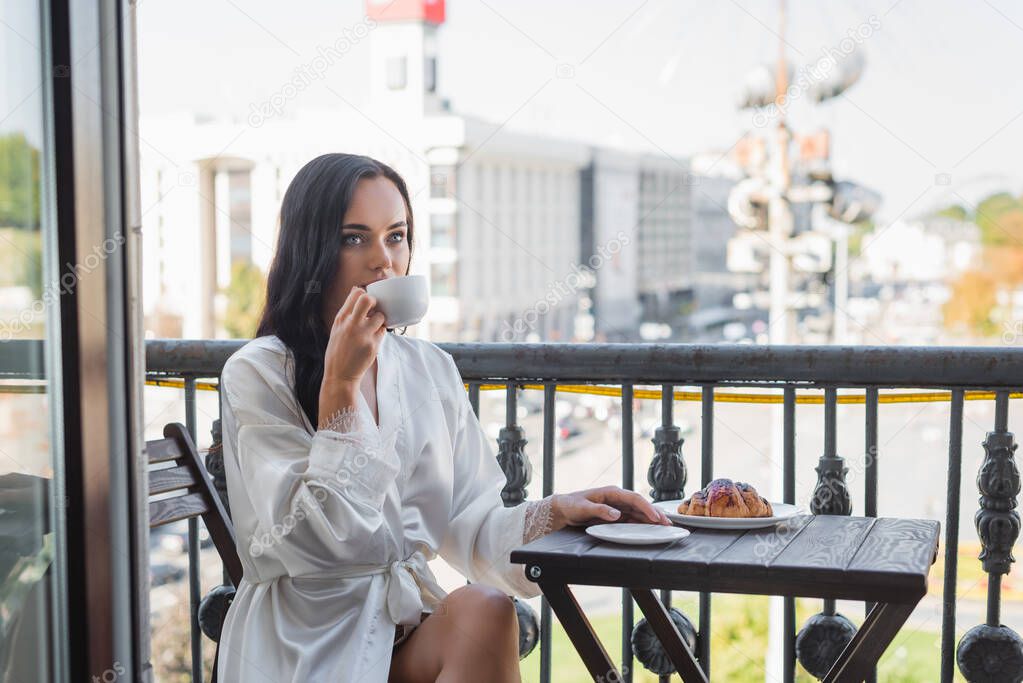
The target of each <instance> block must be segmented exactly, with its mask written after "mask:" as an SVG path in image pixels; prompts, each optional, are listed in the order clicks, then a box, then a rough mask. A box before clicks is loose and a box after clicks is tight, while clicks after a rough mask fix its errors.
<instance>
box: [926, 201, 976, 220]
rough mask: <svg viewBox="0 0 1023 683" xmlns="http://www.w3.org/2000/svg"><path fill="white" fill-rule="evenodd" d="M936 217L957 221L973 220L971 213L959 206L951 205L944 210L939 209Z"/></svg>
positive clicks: (935, 213)
mask: <svg viewBox="0 0 1023 683" xmlns="http://www.w3.org/2000/svg"><path fill="white" fill-rule="evenodd" d="M934 215H935V216H941V217H942V218H951V219H952V220H956V221H969V220H972V217H971V216H970V212H969V211H967V210H966V209H965V208H964V207H962V206H961V205H959V204H949V205H948V206H946V207H945V208H944V209H938V210H937V211H935V212H934Z"/></svg>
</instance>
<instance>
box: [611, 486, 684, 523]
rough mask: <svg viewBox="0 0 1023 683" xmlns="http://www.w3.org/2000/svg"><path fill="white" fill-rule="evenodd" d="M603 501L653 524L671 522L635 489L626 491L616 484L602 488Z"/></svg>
mask: <svg viewBox="0 0 1023 683" xmlns="http://www.w3.org/2000/svg"><path fill="white" fill-rule="evenodd" d="M603 502H604V503H607V504H608V505H613V506H614V507H617V508H620V509H623V510H627V511H628V512H629V513H631V514H633V515H635V516H636V517H639V518H640V519H643V518H645V520H644V521H647V522H652V523H654V524H671V520H669V519H668V516H667V515H666V514H664V512H662V511H661V510H658V509H657V508H655V507H654V506H653V505H651V504H650V501H648V500H647V499H646V498H644V497H643V496H641V495H640V494H638V493H636V492H635V491H626V490H624V489H620V488H618V487H617V486H614V487H608V488H607V489H604V490H603Z"/></svg>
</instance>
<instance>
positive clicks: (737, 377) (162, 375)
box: [146, 340, 1023, 682]
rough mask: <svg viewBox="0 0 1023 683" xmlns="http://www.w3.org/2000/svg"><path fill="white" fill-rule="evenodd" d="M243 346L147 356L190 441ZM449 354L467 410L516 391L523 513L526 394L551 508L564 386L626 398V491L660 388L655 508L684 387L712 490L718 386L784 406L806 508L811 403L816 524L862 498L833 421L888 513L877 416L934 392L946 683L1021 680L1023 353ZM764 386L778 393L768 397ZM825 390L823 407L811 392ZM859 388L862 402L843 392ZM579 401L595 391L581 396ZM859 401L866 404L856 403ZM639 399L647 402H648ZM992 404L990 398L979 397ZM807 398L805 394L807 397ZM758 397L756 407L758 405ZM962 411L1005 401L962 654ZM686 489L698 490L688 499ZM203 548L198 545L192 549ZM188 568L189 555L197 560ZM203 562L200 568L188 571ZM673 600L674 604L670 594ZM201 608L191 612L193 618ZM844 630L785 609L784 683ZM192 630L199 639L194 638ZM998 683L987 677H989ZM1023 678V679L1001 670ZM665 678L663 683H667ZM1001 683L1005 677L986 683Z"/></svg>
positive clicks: (676, 491) (670, 474) (803, 349)
mask: <svg viewBox="0 0 1023 683" xmlns="http://www.w3.org/2000/svg"><path fill="white" fill-rule="evenodd" d="M242 344H244V342H241V341H189V340H182V341H176V340H174V341H172V340H157V341H149V342H147V344H146V356H147V368H148V372H149V373H150V375H149V378H150V379H151V380H160V381H167V380H168V379H172V378H177V379H180V380H183V388H184V392H185V401H186V406H187V411H188V418H187V420H188V426H189V429H192V430H193V435H194V427H195V422H196V419H195V395H196V387H197V382H198V381H199V380H202V379H206V378H215V377H217V376H218V374H219V372H220V369H221V368H222V367H223V364H224V362H225V361H226V360H227V358H228V357H229V356H230V355H231V354H232V353H234V351H235V350H237V349H238V348H240V347H241V346H242ZM441 347H442V348H443V349H444V350H446V351H448V352H449V353H451V354H452V356H453V357H454V358H455V361H456V363H457V365H458V368H459V370H460V371H461V374H462V377H463V379H464V381H465V382H466V383H467V385H468V391H469V397H470V401H471V403H472V405H473V408H474V409H475V410H476V411H477V414H478V412H479V397H480V391H481V388H489V387H490V386H491V385H495V384H496V385H501V386H504V387H505V388H507V389H509V391H507V392H506V411H505V413H506V414H505V425H504V428H503V429H502V430H501V433H500V436H499V438H498V455H497V457H498V460H499V461H500V464H501V467H502V468H503V470H504V472H505V474H506V475H507V477H508V484H507V486H506V487H505V490H504V500H505V504H507V505H514V504H518V503H520V502H521V501H522V500H524V499H525V497H526V486H527V485H528V484H529V482H530V480H531V477H532V473H531V471H530V465H529V460H528V459H527V457H526V455H525V451H524V446H525V435H524V434H523V430H522V428H521V427H520V426H519V425H518V424H517V419H516V416H517V406H516V401H517V396H516V391H514V390H513V389H515V388H520V387H523V386H530V385H531V386H533V387H534V388H542V390H543V395H544V409H543V434H542V450H543V459H542V463H543V472H542V477H541V481H542V495H544V496H546V495H549V494H551V493H552V492H553V489H554V443H555V426H556V424H555V415H554V405H555V403H554V401H555V396H556V394H557V392H558V391H559V387H561V390H566V389H568V387H566V385H583V387H585V386H589V387H592V388H593V390H595V391H599V392H600V393H604V394H612V395H620V397H621V409H622V424H621V439H622V443H621V449H622V470H621V485H622V487H624V488H627V489H634V488H635V472H634V470H635V467H634V453H633V444H634V439H633V436H634V429H633V428H634V425H633V398H634V397H635V396H636V394H637V389H636V387H637V386H640V387H642V386H654V387H660V401H661V425H660V427H659V428H658V429H657V431H656V434H655V436H654V439H653V442H654V451H655V453H654V456H653V461H652V463H651V465H650V468H649V471H648V473H647V476H648V481H649V483H650V485H651V489H650V491H649V493H650V494H651V495H652V497H653V498H654V499H656V500H669V499H673V498H679V497H682V495H683V491H684V490H685V489H686V484H687V481H688V479H689V476H688V468H689V467H691V466H692V465H693V464H694V461H695V458H694V457H692V456H689V454H686V453H683V450H682V440H681V438H680V433H679V429H678V427H677V426H676V425H675V424H674V420H673V412H674V404H675V401H676V399H677V398H688V399H692V398H693V392H692V391H689V392H686V393H684V394H679V393H677V392H676V388H690V389H695V390H696V392H698V396H699V399H700V402H701V407H702V419H701V429H702V452H701V453H700V457H699V463H700V470H699V471H700V482H701V486H702V485H705V484H706V483H708V482H709V481H710V480H711V479H712V478H713V476H714V438H713V435H714V407H715V403H716V402H720V401H722V400H741V397H740V398H739V399H736V398H735V393H736V392H735V390H734V389H733V390H730V391H722V392H717V391H716V390H718V389H719V388H726V387H733V388H734V387H743V388H754V387H755V388H757V390H758V392H759V393H757V394H755V395H751V396H749V397H747V398H749V400H753V401H755V402H762V403H770V402H780V403H781V406H782V411H781V412H782V430H783V444H784V445H783V454H784V456H783V471H784V474H783V480H784V487H783V488H784V495H783V500H784V502H787V503H795V502H796V471H795V467H796V458H795V438H796V432H795V426H796V419H795V416H796V406H797V403H802V402H822V403H823V405H824V437H825V438H824V452H823V454H822V455H821V457H820V459H819V463H818V466H817V468H816V471H817V477H816V480H817V483H816V487H815V489H814V491H813V493H812V497H811V499H810V508H811V511H812V512H814V513H817V514H850V510H851V500H850V497H849V491H848V488H847V486H846V481H845V477H846V471H847V468H846V461H845V459H844V458H842V457H840V456H839V455H838V453H837V449H836V432H837V428H836V424H837V423H836V415H837V406H838V404H839V402H842V403H846V402H862V403H863V404H864V407H865V411H864V414H865V419H864V437H865V438H864V446H865V449H864V453H865V456H864V462H863V463H858V465H861V466H862V467H863V471H864V473H865V478H864V485H865V492H864V505H863V508H864V514H865V515H867V516H876V515H877V492H878V473H879V467H878V464H879V462H880V461H883V457H884V454H883V453H880V452H879V450H878V406H879V405H880V404H881V403H888V402H903V401H905V400H907V399H906V397H905V396H904V395H903V394H898V395H896V396H892V395H891V394H889V393H888V390H891V389H924V390H929V391H927V392H925V393H923V394H916V395H915V396H913V397H910V399H908V400H946V401H950V402H951V412H950V423H949V449H948V458H947V465H948V475H947V510H946V517H945V548H944V557H945V575H944V590H943V602H944V610H943V617H942V640H941V649H940V657H941V680H942V681H944V682H947V681H952V678H953V671H954V662H955V660H956V658H958V665H959V668H960V670H961V671H962V673H963V675H964V676H965V677H966V678H967V679H968V680H988V679H984V678H983V676H984V675H985V669H984V667H985V666H990V665H991V662H992V661H998V662H1002V663H1005V662H1015V665H1014V666H1020V667H1023V664H1021V663H1023V640H1021V639H1020V637H1019V636H1018V635H1017V634H1015V633H1014V632H1013V631H1012V630H1011V629H1009V628H1008V627H1005V626H1002V625H1001V623H1000V620H999V611H1000V605H1001V591H1000V586H1001V577H1002V576H1003V575H1005V574H1007V573H1008V572H1009V568H1010V563H1011V562H1012V559H1011V554H1010V553H1011V549H1012V546H1013V544H1014V542H1015V540H1016V538H1017V536H1018V534H1019V528H1020V524H1019V517H1018V515H1017V513H1016V512H1015V506H1016V503H1017V495H1018V493H1019V490H1020V481H1019V474H1018V470H1017V468H1016V464H1015V460H1014V451H1015V448H1016V444H1015V439H1014V437H1013V434H1012V432H1010V431H1008V406H1009V401H1010V398H1014V397H1015V394H1013V393H1012V392H1013V391H1014V390H1018V389H1019V388H1020V387H1021V386H1023V349H1012V348H953V347H946V348H914V347H808V346H788V347H779V346H774V347H771V346H731V345H714V346H691V345H681V344H680V345H645V344H593V345H570V344H442V345H441ZM763 388H771V389H775V390H777V391H776V392H773V394H772V395H769V396H764V394H763V392H762V391H761V390H762V389H763ZM807 389H816V390H823V397H820V396H819V394H814V392H807V391H804V390H807ZM849 389H853V390H856V391H852V392H849V391H843V393H842V394H841V395H840V394H839V390H849ZM571 390H572V391H579V390H584V391H585V388H581V387H579V386H573V387H571ZM860 390H861V391H860ZM639 391H640V393H642V394H643V395H644V396H647V395H649V394H650V391H649V390H642V389H641V390H639ZM978 392H985V393H978ZM807 394H809V395H807ZM754 396H755V397H757V398H754ZM967 399H987V400H994V401H995V406H996V410H995V420H994V424H993V426H992V431H991V432H989V433H988V435H987V438H986V440H985V442H984V450H985V455H984V460H983V464H982V466H981V469H980V472H979V473H978V487H979V494H980V504H981V507H980V509H979V511H978V512H977V516H976V524H977V530H978V535H979V537H980V541H981V544H982V547H983V552H982V555H981V558H982V566H983V569H984V571H985V572H987V574H988V595H987V599H988V606H987V620H986V623H985V624H981V625H978V626H975V627H974V628H972V629H970V630H969V631H968V632H967V633H966V634H965V635H964V637H963V638H962V639H960V641H959V643H958V644H957V643H956V642H955V628H956V595H955V592H956V578H957V557H958V537H959V512H960V510H959V507H960V500H959V491H960V481H961V476H962V472H961V469H962V434H963V405H964V401H965V400H967ZM212 472H213V476H214V479H215V480H218V481H217V485H218V486H219V487H220V489H221V490H223V486H224V482H223V474H222V469H221V470H219V471H218V468H217V467H216V464H215V463H214V467H213V469H212ZM689 488H690V490H691V489H692V488H695V485H692V486H690V487H689ZM194 545H195V544H194V543H193V544H190V545H189V549H190V551H191V550H193V547H194ZM190 554H192V553H190ZM194 560H195V555H194V554H192V561H194ZM190 579H193V580H195V581H196V583H195V584H194V586H193V588H194V590H193V600H198V588H197V572H196V571H193V572H190ZM662 599H663V600H664V601H665V602H666V603H670V602H671V595H670V594H667V593H664V594H662ZM711 599H712V596H711V595H708V594H702V595H701V596H700V601H699V612H698V619H697V621H698V624H697V626H696V629H697V632H698V633H710V626H711V623H710V605H711ZM632 607H633V605H632V600H631V598H630V596H629V595H628V594H627V592H625V591H623V596H622V652H623V662H622V671H623V673H624V676H625V678H626V680H628V679H631V674H630V673H629V672H631V671H632V670H633V664H634V657H635V656H636V654H638V655H640V657H641V660H642V659H643V654H644V653H633V652H632V649H631V633H632V628H633V627H632V624H633V612H632ZM194 612H195V610H194V609H193V614H194ZM822 614H823V615H825V616H829V617H834V616H835V605H834V603H833V602H831V601H825V602H824V604H823V607H822ZM840 619H841V618H840V617H836V618H833V619H812V620H810V622H808V623H807V625H806V626H804V627H803V629H801V632H800V630H797V624H796V617H795V605H794V601H793V600H792V599H790V598H787V599H785V608H784V634H785V641H784V648H785V680H786V681H792V680H793V679H794V674H795V657H796V647H795V642H796V638H797V635H799V636H800V637H801V639H802V640H803V642H810V641H814V642H820V643H829V642H830V643H834V645H833V646H832V647H830V648H829V647H821V648H809V647H808V648H804V651H806V652H817V653H818V654H819V656H818V659H824V660H827V659H828V658H829V657H831V658H833V656H837V653H838V651H839V650H840V649H841V647H842V646H844V643H845V642H847V641H848V638H849V637H851V634H850V633H849V631H848V627H849V626H851V624H848V625H847V624H843V623H841V622H840ZM193 630H194V629H193ZM540 633H541V636H540V648H541V651H540V661H541V664H540V667H541V680H542V681H545V682H546V681H550V680H551V658H550V653H551V648H550V634H551V613H550V609H549V608H548V606H547V605H546V604H544V605H543V606H542V610H541V624H540ZM709 650H710V638H709V637H706V638H699V639H698V659H699V661H700V664H701V665H702V666H703V667H704V668H705V670H707V671H708V673H709V666H710V651H709ZM801 663H802V664H803V665H804V667H805V668H807V669H808V670H809V671H810V672H811V673H814V672H815V671H822V670H826V669H827V666H826V664H828V662H821V661H814V660H813V657H812V656H807V657H806V658H805V660H804V661H802V662H801ZM988 675H990V672H988ZM1003 675H1011V676H1013V677H1018V676H1019V675H1023V672H1015V673H1011V672H1007V671H1003ZM662 680H667V677H663V678H662ZM989 680H994V679H989Z"/></svg>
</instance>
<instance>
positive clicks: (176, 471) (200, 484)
mask: <svg viewBox="0 0 1023 683" xmlns="http://www.w3.org/2000/svg"><path fill="white" fill-rule="evenodd" d="M163 436H164V438H162V439H155V440H153V441H147V442H146V454H147V457H148V459H149V465H150V469H149V495H150V497H152V496H156V495H161V494H168V493H177V494H178V495H175V496H168V497H163V498H160V499H158V500H152V499H150V501H149V528H150V529H153V528H156V527H158V526H163V525H164V524H170V523H171V522H177V521H179V520H182V519H189V518H192V517H202V521H203V522H204V523H205V524H206V528H207V529H208V530H209V532H210V538H211V539H213V545H214V546H216V548H217V552H218V553H220V559H221V561H222V562H223V563H224V568H225V569H226V570H227V575H228V576H229V577H231V581H232V582H233V583H234V585H236V586H237V585H238V583H239V582H240V581H241V579H242V563H241V560H240V559H239V558H238V550H237V548H236V546H235V539H234V527H233V526H232V525H231V520H230V519H229V518H228V516H227V511H226V510H225V509H224V505H223V504H222V503H221V502H220V497H219V496H218V495H217V492H216V491H215V490H214V488H213V485H212V483H211V482H210V478H209V476H208V475H207V473H206V468H205V467H204V466H203V464H202V461H201V460H200V459H199V453H198V451H197V450H196V448H195V443H193V442H192V437H191V436H190V435H189V434H188V430H187V429H185V427H184V425H182V424H181V423H178V422H172V423H170V424H168V425H166V426H165V427H164V428H163ZM161 463H173V466H168V467H164V468H160V469H155V468H153V467H152V466H153V465H157V464H161Z"/></svg>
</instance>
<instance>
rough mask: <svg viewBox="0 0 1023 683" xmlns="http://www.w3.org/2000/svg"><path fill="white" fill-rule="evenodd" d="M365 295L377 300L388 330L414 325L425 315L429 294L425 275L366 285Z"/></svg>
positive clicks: (407, 276) (394, 278)
mask: <svg viewBox="0 0 1023 683" xmlns="http://www.w3.org/2000/svg"><path fill="white" fill-rule="evenodd" d="M366 293H367V294H369V295H371V296H372V297H373V298H375V299H376V300H377V309H378V310H379V311H380V312H381V313H383V314H384V317H385V318H386V320H387V321H386V325H387V327H389V328H393V327H406V326H408V325H415V324H416V323H417V322H419V321H420V320H422V319H423V316H425V315H426V309H427V308H429V306H430V294H429V291H428V290H427V287H426V276H425V275H403V276H401V277H392V278H388V279H386V280H377V281H376V282H372V283H370V284H368V285H366Z"/></svg>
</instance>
